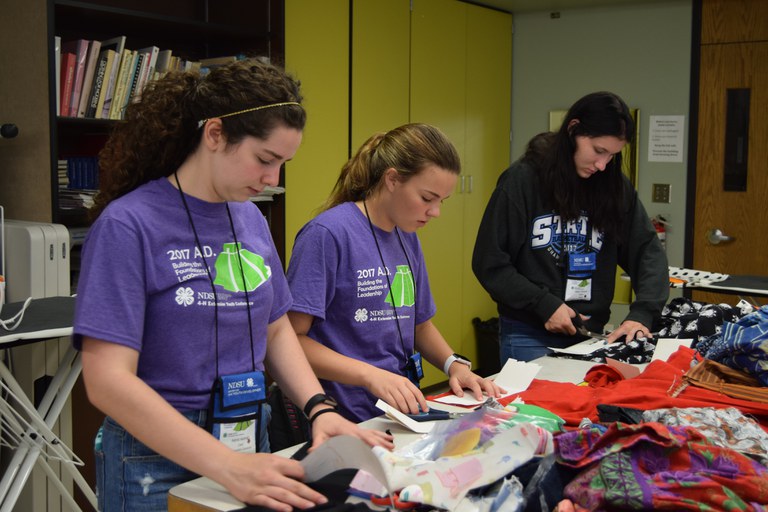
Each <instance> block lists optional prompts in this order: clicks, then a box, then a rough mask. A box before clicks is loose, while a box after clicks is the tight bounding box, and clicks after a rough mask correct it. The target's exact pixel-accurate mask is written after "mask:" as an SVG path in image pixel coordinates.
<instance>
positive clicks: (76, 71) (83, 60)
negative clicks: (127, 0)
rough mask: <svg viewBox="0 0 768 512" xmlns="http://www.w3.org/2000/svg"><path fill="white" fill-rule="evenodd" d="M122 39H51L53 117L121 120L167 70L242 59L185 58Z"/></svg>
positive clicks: (202, 68)
mask: <svg viewBox="0 0 768 512" xmlns="http://www.w3.org/2000/svg"><path fill="white" fill-rule="evenodd" d="M125 43H126V36H118V37H115V38H112V39H107V40H105V41H97V40H92V41H90V40H87V39H78V40H75V41H65V42H62V40H61V37H60V36H56V38H55V52H56V55H55V58H56V66H57V74H56V87H57V96H56V98H57V106H56V113H57V115H59V116H60V117H80V118H91V119H122V118H123V113H124V111H125V107H126V106H128V104H130V103H131V102H132V101H136V99H137V98H139V97H140V96H141V91H142V90H143V89H144V87H145V86H146V85H147V83H148V82H149V81H151V80H156V79H158V78H161V77H162V76H164V75H165V74H166V73H167V72H169V71H199V72H201V73H204V72H206V71H207V69H208V68H209V67H213V66H216V65H221V64H223V63H225V62H231V61H233V60H237V59H238V58H241V56H227V57H215V58H212V59H203V60H186V59H183V58H181V57H179V56H176V55H173V52H172V51H171V50H160V48H158V47H157V46H149V47H146V48H141V49H139V50H130V49H127V48H126V47H125Z"/></svg>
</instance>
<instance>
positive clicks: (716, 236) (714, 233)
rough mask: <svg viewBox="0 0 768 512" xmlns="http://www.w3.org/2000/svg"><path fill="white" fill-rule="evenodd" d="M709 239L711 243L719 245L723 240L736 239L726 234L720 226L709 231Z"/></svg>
mask: <svg viewBox="0 0 768 512" xmlns="http://www.w3.org/2000/svg"><path fill="white" fill-rule="evenodd" d="M707 240H709V243H710V244H712V245H717V244H719V243H721V242H731V241H733V240H735V238H733V237H732V236H728V235H726V234H724V233H723V232H722V230H720V229H718V228H713V229H710V230H709V231H707Z"/></svg>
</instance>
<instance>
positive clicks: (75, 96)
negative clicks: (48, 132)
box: [68, 39, 88, 117]
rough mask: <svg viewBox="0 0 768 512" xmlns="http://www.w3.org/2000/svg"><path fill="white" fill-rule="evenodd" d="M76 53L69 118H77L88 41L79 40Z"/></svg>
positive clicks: (76, 44)
mask: <svg viewBox="0 0 768 512" xmlns="http://www.w3.org/2000/svg"><path fill="white" fill-rule="evenodd" d="M74 46H75V48H76V49H77V52H76V53H75V56H76V61H75V78H74V83H73V85H72V99H71V100H70V103H69V114H68V115H69V116H70V117H77V109H78V107H79V106H80V93H81V92H82V89H83V80H84V79H85V61H86V59H87V58H88V41H87V40H85V39H79V40H78V41H77V42H76V43H75V45H74Z"/></svg>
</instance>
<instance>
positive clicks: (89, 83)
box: [77, 40, 101, 117]
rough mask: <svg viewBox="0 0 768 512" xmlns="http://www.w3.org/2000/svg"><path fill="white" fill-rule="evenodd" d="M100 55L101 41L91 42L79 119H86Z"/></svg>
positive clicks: (78, 114)
mask: <svg viewBox="0 0 768 512" xmlns="http://www.w3.org/2000/svg"><path fill="white" fill-rule="evenodd" d="M100 53H101V41H95V40H94V41H91V43H90V44H89V45H88V60H87V61H86V64H85V76H84V77H83V87H82V90H81V91H80V102H79V103H78V107H77V117H85V112H86V110H88V101H89V99H90V97H91V88H92V87H93V75H94V74H95V73H96V65H97V64H98V62H99V54H100Z"/></svg>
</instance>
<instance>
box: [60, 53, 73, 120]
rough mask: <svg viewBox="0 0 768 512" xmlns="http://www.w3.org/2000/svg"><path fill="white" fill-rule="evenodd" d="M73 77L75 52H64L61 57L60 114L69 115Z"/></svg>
mask: <svg viewBox="0 0 768 512" xmlns="http://www.w3.org/2000/svg"><path fill="white" fill-rule="evenodd" d="M74 78H75V54H74V53H65V54H63V55H62V59H61V108H60V109H59V111H60V112H61V115H63V116H67V115H69V104H70V102H71V100H72V86H73V82H74Z"/></svg>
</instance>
